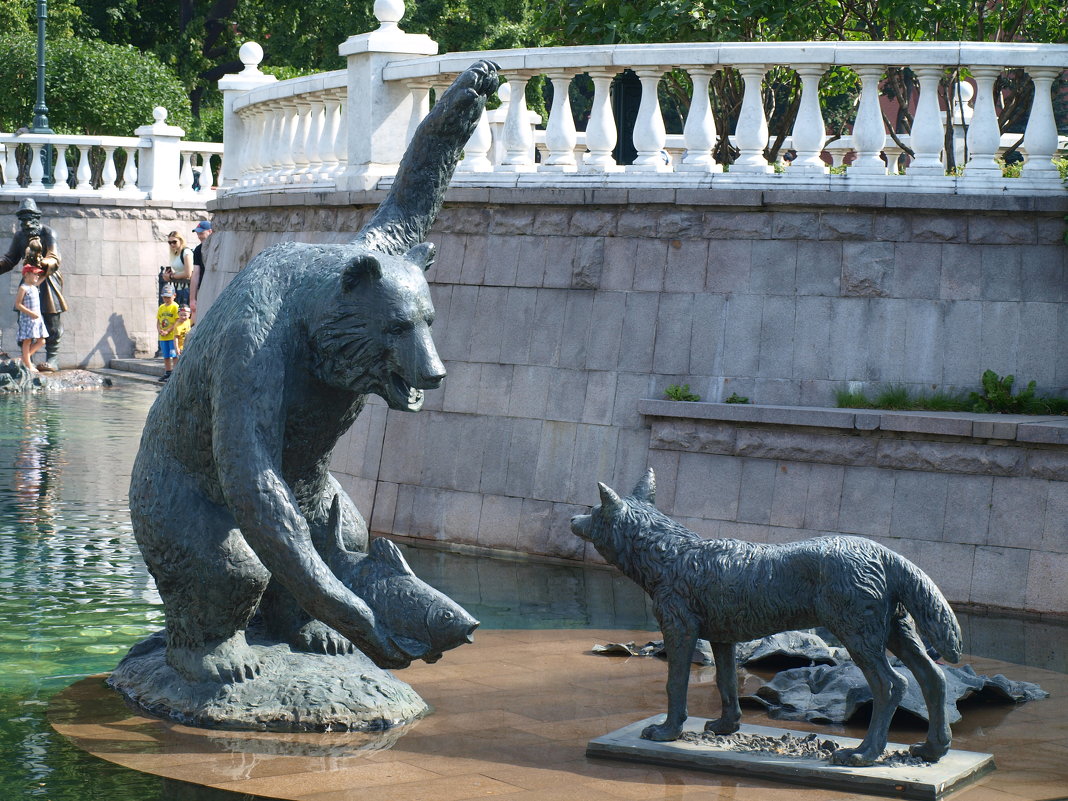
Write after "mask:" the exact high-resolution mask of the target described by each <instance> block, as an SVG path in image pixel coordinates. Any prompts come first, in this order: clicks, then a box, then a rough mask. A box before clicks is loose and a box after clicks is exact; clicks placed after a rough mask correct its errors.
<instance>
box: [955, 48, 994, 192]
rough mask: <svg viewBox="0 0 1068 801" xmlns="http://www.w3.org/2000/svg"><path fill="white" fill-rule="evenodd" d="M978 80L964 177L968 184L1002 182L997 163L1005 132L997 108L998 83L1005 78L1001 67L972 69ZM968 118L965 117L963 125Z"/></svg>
mask: <svg viewBox="0 0 1068 801" xmlns="http://www.w3.org/2000/svg"><path fill="white" fill-rule="evenodd" d="M971 73H972V77H973V78H975V87H976V88H975V94H974V95H973V97H974V99H975V107H974V108H973V109H972V113H971V120H970V121H969V125H968V135H967V142H968V156H969V158H968V164H967V169H966V170H965V171H964V177H965V179H967V180H968V181H971V182H974V181H990V180H991V179H993V180H994V181H999V180H1000V179H1001V165H1000V164H998V163H997V161H996V159H997V155H998V148H999V147H1000V146H1001V131H1000V130H999V129H998V115H997V110H996V109H995V108H994V81H996V80H997V78H998V76H999V75H1001V68H1000V67H972V69H971ZM964 117H965V115H964V114H961V119H962V121H963V119H964Z"/></svg>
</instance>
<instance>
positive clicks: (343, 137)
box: [335, 95, 349, 183]
mask: <svg viewBox="0 0 1068 801" xmlns="http://www.w3.org/2000/svg"><path fill="white" fill-rule="evenodd" d="M348 118H349V100H348V95H342V96H341V107H340V108H339V109H338V128H337V144H336V150H335V152H336V153H337V173H336V174H335V183H336V182H337V181H338V180H339V179H340V178H341V177H342V176H344V175H345V173H346V171H347V170H348V165H349V121H348Z"/></svg>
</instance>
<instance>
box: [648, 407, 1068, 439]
mask: <svg viewBox="0 0 1068 801" xmlns="http://www.w3.org/2000/svg"><path fill="white" fill-rule="evenodd" d="M638 413H639V414H641V415H643V416H645V417H661V418H670V419H683V420H687V419H688V420H709V421H716V422H732V423H753V424H760V425H781V426H806V427H811V428H837V429H846V430H855V431H892V432H897V433H910V434H935V435H942V436H955V437H971V438H975V439H1000V440H1008V441H1015V442H1027V443H1038V444H1045V445H1068V416H1065V415H1048V416H1040V415H1025V414H977V413H974V412H898V411H889V410H878V409H832V408H826V407H819V406H772V405H762V404H750V403H707V402H704V401H698V402H690V401H671V400H657V399H652V398H647V399H643V400H639V401H638Z"/></svg>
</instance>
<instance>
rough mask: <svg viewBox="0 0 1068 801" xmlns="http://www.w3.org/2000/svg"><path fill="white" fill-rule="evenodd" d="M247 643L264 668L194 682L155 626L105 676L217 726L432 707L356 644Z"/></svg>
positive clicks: (155, 709) (355, 725) (330, 722)
mask: <svg viewBox="0 0 1068 801" xmlns="http://www.w3.org/2000/svg"><path fill="white" fill-rule="evenodd" d="M249 645H250V646H251V648H252V650H253V651H254V652H255V653H256V654H257V656H258V657H259V658H260V660H261V662H262V665H263V670H262V673H261V675H259V676H257V677H256V678H255V679H252V680H250V681H242V682H235V683H231V684H222V683H219V682H201V683H196V684H193V683H190V682H187V681H185V680H184V679H183V678H182V677H181V676H179V675H178V674H177V673H176V672H175V671H174V670H173V669H172V668H171V667H170V665H168V664H167V663H166V661H165V651H164V648H163V647H162V646H163V637H162V636H160V635H158V634H157V635H154V636H153V637H150V638H149V639H147V640H145V641H144V643H142V644H141V646H135V648H134V650H133V651H131V653H130V654H129V655H127V657H126V658H125V659H123V660H122V662H120V663H119V665H118V667H116V668H115V671H114V672H113V673H112V674H111V676H110V677H109V678H108V684H109V685H110V686H111V687H113V688H114V689H116V690H118V691H119V692H120V693H122V695H123V696H125V697H126V699H127V700H128V701H129V702H131V703H132V704H133V705H134V706H135V707H137V708H139V709H141V710H144V711H145V712H148V713H149V714H151V715H155V716H157V717H162V718H169V719H171V720H174V721H177V722H179V723H184V724H186V725H192V726H202V727H206V728H214V729H243V730H251V731H382V730H385V729H390V728H392V727H394V726H400V725H402V724H405V723H409V722H411V721H413V720H416V719H418V718H420V717H422V716H423V715H425V714H426V713H427V712H428V711H429V707H428V706H427V704H426V702H425V701H423V699H422V698H420V697H419V695H418V693H416V692H415V690H413V689H412V688H411V687H410V686H408V685H407V684H406V683H404V682H403V681H401V680H400V679H397V678H395V677H394V676H393V675H392V674H390V673H389V672H388V671H385V670H382V669H381V668H378V667H376V666H375V665H374V664H373V663H372V662H371V660H370V659H368V658H367V657H366V656H364V654H362V653H360V652H359V651H356V652H355V653H352V654H347V655H338V656H327V655H326V654H308V653H299V652H295V651H293V650H291V649H290V647H289V646H288V645H277V644H274V645H269V644H265V643H258V642H255V641H250V643H249ZM153 646H155V647H153Z"/></svg>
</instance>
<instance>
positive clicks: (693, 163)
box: [676, 67, 723, 172]
mask: <svg viewBox="0 0 1068 801" xmlns="http://www.w3.org/2000/svg"><path fill="white" fill-rule="evenodd" d="M712 75H713V70H712V69H709V68H702V67H694V68H692V69H691V70H690V79H691V80H692V81H693V96H692V97H691V98H690V113H689V114H687V115H686V125H685V126H684V127H683V129H682V135H683V139H684V140H685V142H686V155H684V156H683V157H682V162H681V163H680V164H679V165H678V167H677V168H676V169H678V170H681V171H682V172H721V171H722V170H723V167H722V166H721V165H720V164H718V163H716V160H715V159H714V158H713V157H712V148H714V147H715V146H716V142H717V141H718V140H717V137H716V118H715V117H714V116H713V114H712V103H711V102H710V101H709V96H708V84H709V82H710V81H711V80H712Z"/></svg>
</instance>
